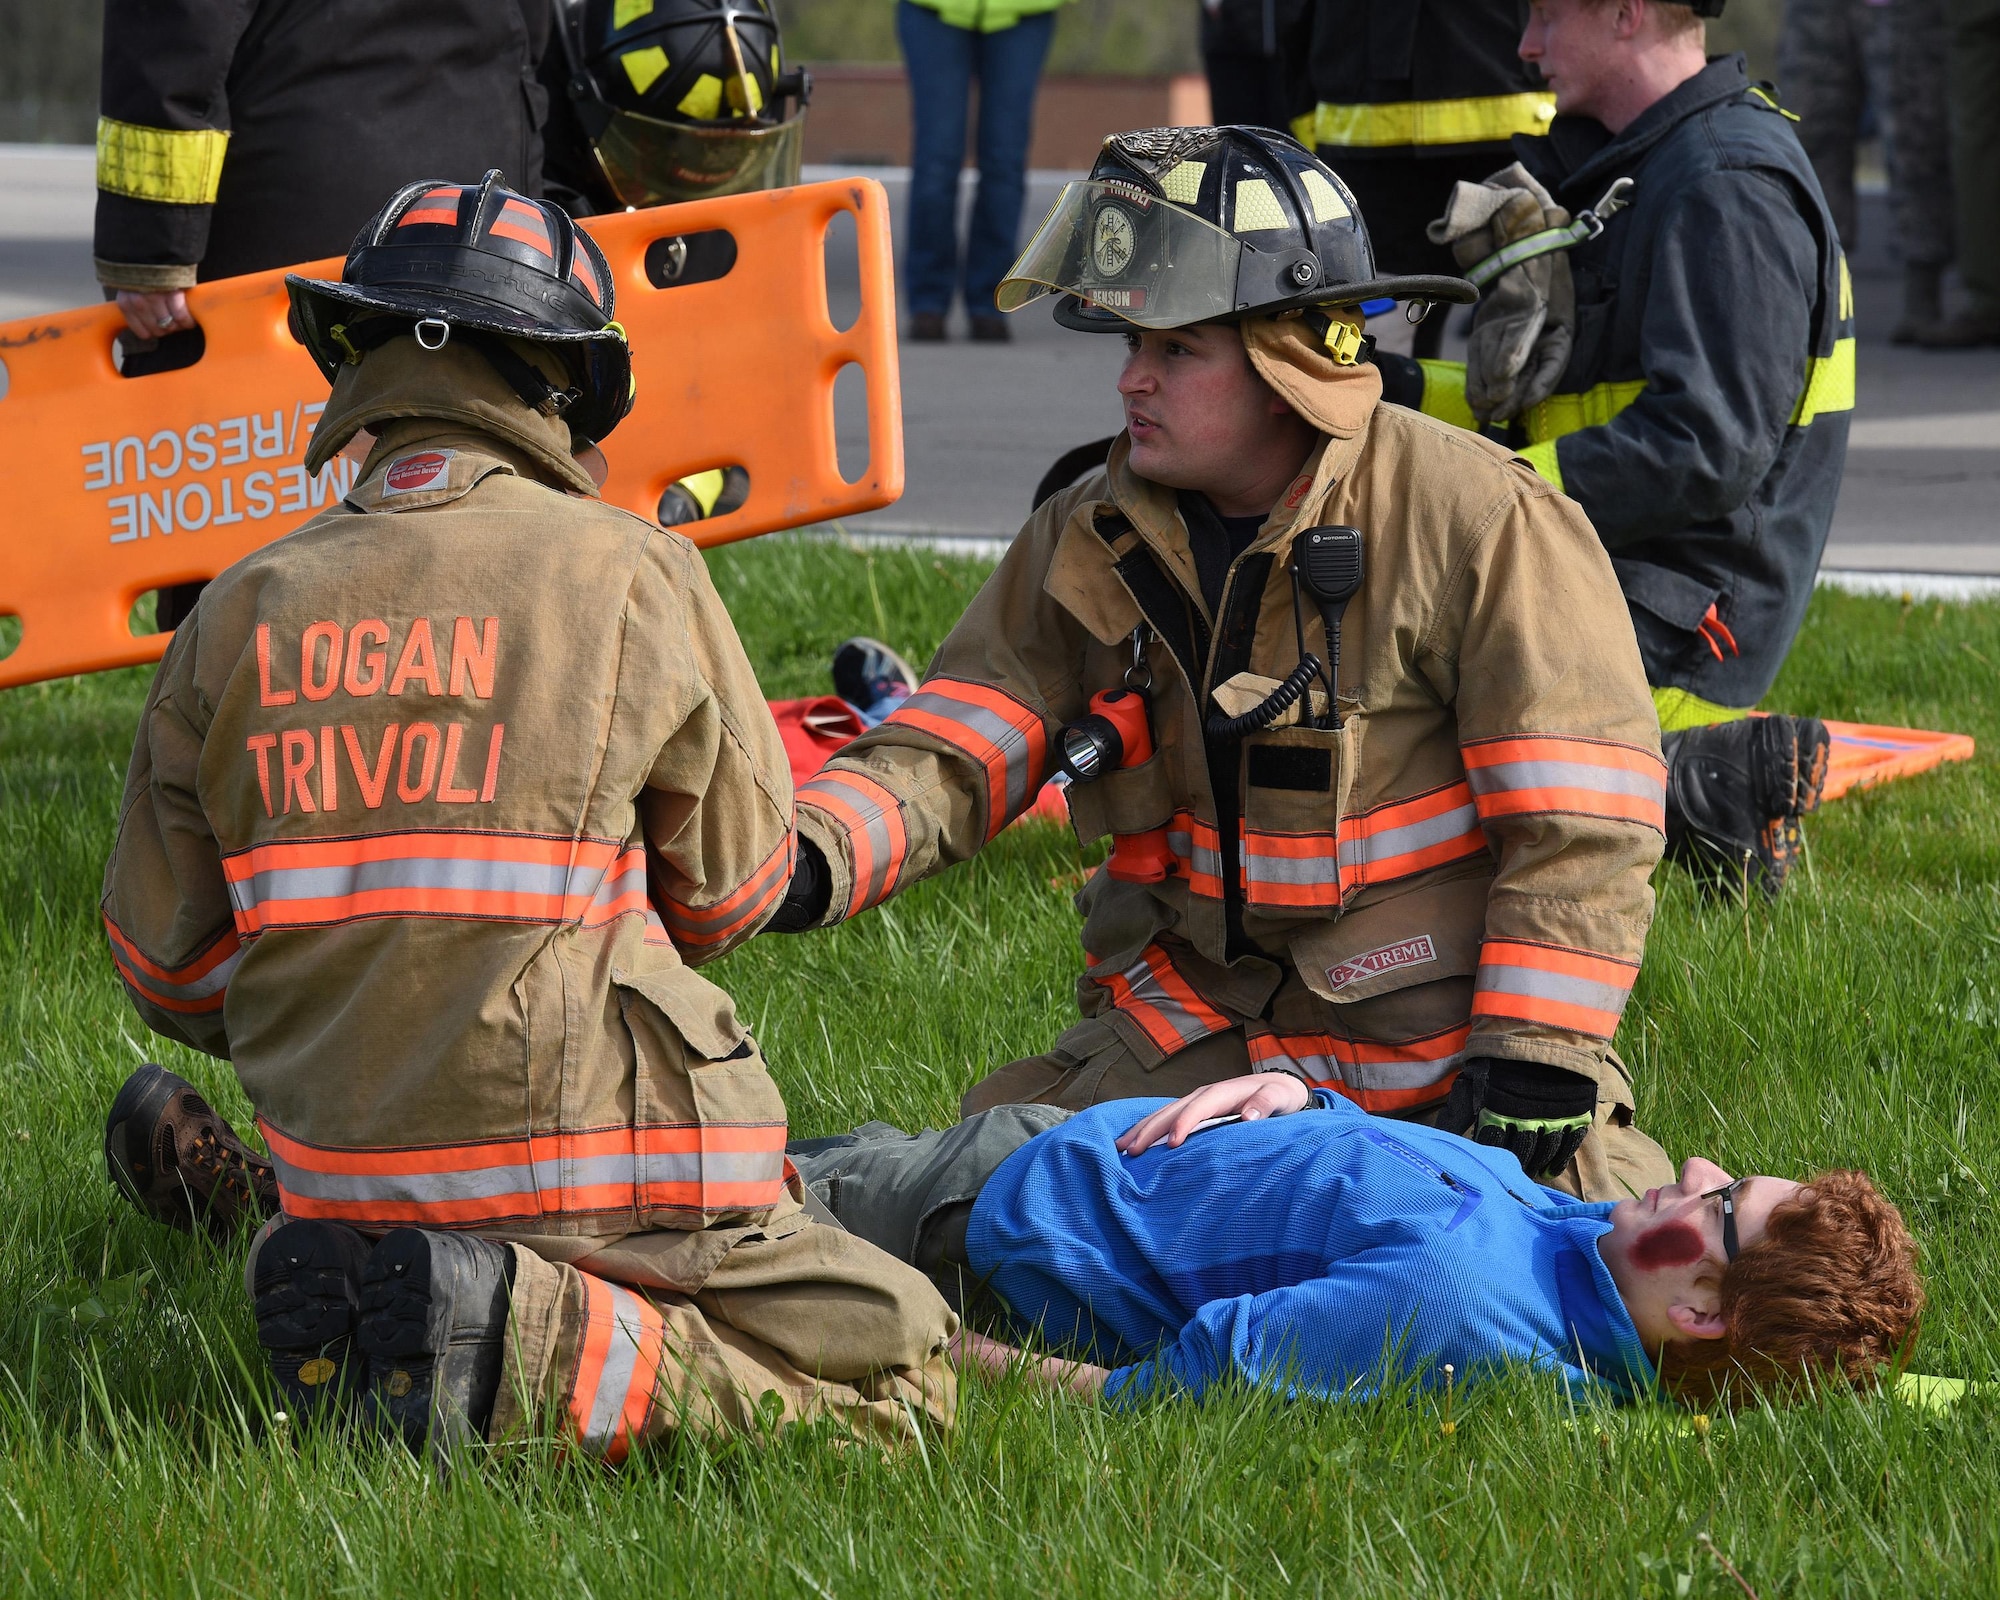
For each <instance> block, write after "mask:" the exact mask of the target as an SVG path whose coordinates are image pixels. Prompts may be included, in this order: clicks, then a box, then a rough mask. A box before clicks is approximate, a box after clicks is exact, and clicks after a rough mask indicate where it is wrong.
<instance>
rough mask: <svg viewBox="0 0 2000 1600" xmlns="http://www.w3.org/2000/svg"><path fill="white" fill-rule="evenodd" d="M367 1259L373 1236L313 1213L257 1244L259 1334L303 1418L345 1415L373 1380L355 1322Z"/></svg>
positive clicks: (254, 1276) (254, 1273) (288, 1399)
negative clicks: (368, 1377) (357, 1342)
mask: <svg viewBox="0 0 2000 1600" xmlns="http://www.w3.org/2000/svg"><path fill="white" fill-rule="evenodd" d="M367 1259H368V1241H367V1240H366V1239H364V1238H362V1237H361V1235H360V1234H358V1233H356V1232H355V1231H354V1230H353V1229H352V1228H348V1227H343V1226H342V1225H341V1224H339V1223H338V1222H322V1221H319V1220H317V1219H311V1218H309V1219H307V1220H305V1221H302V1222H288V1223H286V1224H285V1225H284V1226H283V1227H281V1228H276V1229H274V1230H272V1232H271V1233H269V1234H268V1235H266V1236H265V1239H264V1241H263V1243H262V1244H260V1245H259V1246H258V1247H257V1259H256V1260H255V1261H254V1262H253V1263H251V1268H250V1292H251V1294H252V1295H253V1296H254V1297H255V1300H256V1305H257V1342H258V1343H259V1344H261V1345H262V1346H263V1347H264V1357H265V1359H266V1360H267V1361H269V1362H270V1364H271V1375H272V1376H273V1377H274V1378H276V1379H277V1380H278V1388H279V1389H280V1391H282V1392H283V1394H284V1397H285V1404H286V1407H287V1409H288V1410H289V1411H290V1412H291V1413H292V1415H293V1416H294V1417H296V1418H298V1419H299V1420H300V1421H301V1422H305V1421H310V1420H312V1419H313V1418H316V1417H324V1418H329V1419H332V1420H340V1419H344V1418H345V1417H346V1416H347V1415H348V1413H349V1411H350V1409H351V1406H352V1403H353V1401H354V1400H356V1399H357V1398H358V1397H359V1395H360V1393H361V1388H362V1385H363V1383H364V1382H365V1381H366V1373H367V1365H368V1364H367V1362H366V1360H365V1359H364V1358H363V1357H362V1356H361V1354H360V1352H359V1351H357V1350H356V1349H355V1347H354V1328H355V1324H356V1323H357V1322H358V1321H359V1320H360V1313H361V1270H362V1266H363V1263H365V1262H366V1261H367Z"/></svg>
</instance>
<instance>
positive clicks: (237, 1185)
mask: <svg viewBox="0 0 2000 1600" xmlns="http://www.w3.org/2000/svg"><path fill="white" fill-rule="evenodd" d="M104 1165H105V1168H106V1170H108V1171H109V1172H110V1174H111V1181H112V1182H113V1183H114V1184H116V1185H117V1186H118V1189H119V1192H120V1193H122V1194H123V1195H124V1196H125V1198H126V1199H128V1200H130V1201H131V1202H132V1203H133V1204H134V1205H135V1206H137V1207H138V1208H139V1209H140V1210H141V1211H143V1212H145V1213H146V1215H147V1216H149V1217H151V1218H152V1219H153V1220H154V1221H155V1222H164V1223H165V1224H166V1225H167V1226H168V1227H170V1228H178V1229H180V1231H181V1232H182V1233H193V1232H194V1231H195V1230H196V1228H197V1227H199V1228H202V1229H205V1230H206V1231H207V1232H208V1234H209V1235H210V1236H211V1237H213V1238H214V1239H216V1240H217V1241H219V1242H222V1243H227V1242H229V1241H230V1240H231V1239H233V1238H234V1237H235V1236H236V1233H237V1231H238V1230H239V1229H240V1228H241V1227H242V1226H243V1225H244V1223H246V1222H249V1223H253V1224H254V1223H261V1222H263V1221H264V1220H265V1219H266V1218H268V1217H271V1216H275V1215H276V1214H277V1210H278V1177H277V1174H276V1173H275V1172H274V1171H273V1170H272V1168H271V1163H270V1162H269V1161H267V1160H265V1159H264V1157H262V1156H260V1155H258V1154H257V1152H256V1151H254V1150H252V1149H251V1148H250V1147H249V1146H248V1145H246V1144H244V1142H243V1141H242V1140H241V1139H239V1138H237V1137H236V1130H235V1129H234V1128H232V1127H230V1125H229V1124H228V1123H227V1122H225V1121H224V1120H223V1119H222V1117H221V1116H220V1115H219V1114H218V1113H217V1112H216V1111H215V1110H214V1109H213V1108H212V1107H211V1106H210V1105H209V1103H208V1102H207V1101H206V1100H204V1099H202V1097H201V1096H200V1095H199V1094H198V1093H196V1092H195V1087H194V1085H193V1084H191V1083H189V1082H188V1081H187V1079H185V1078H183V1077H180V1076H178V1075H177V1074H175V1073H171V1072H169V1071H167V1069H166V1068H165V1067H160V1066H155V1065H154V1064H153V1063H152V1062H150V1061H149V1062H147V1063H146V1064H145V1065H144V1066H142V1067H141V1068H140V1069H139V1070H138V1071H137V1072H135V1073H133V1074H132V1076H131V1077H129V1078H127V1079H126V1080H125V1086H124V1087H123V1088H122V1089H120V1090H119V1091H118V1098H117V1099H116V1100H114V1101H112V1102H111V1114H110V1116H108V1117H106V1118H105V1119H104Z"/></svg>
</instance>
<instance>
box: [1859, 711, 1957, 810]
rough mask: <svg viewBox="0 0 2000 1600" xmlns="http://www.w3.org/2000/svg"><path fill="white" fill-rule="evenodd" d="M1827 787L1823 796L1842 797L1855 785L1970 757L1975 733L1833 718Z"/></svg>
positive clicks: (1871, 782) (1882, 781)
mask: <svg viewBox="0 0 2000 1600" xmlns="http://www.w3.org/2000/svg"><path fill="white" fill-rule="evenodd" d="M1826 731H1827V736H1828V738H1829V739H1831V740H1832V742H1833V748H1832V750H1831V751H1829V752H1828V760H1827V767H1826V790H1825V793H1824V795H1823V796H1822V798H1824V799H1827V800H1838V799H1839V798H1840V797H1841V796H1842V795H1844V794H1846V793H1847V792H1848V791H1849V790H1850V789H1865V788H1867V787H1868V786H1869V785H1870V784H1875V783H1887V782H1888V781H1889V780H1890V779H1891V778H1908V777H1913V776H1915V775H1916V774H1917V773H1919V772H1928V771H1930V769H1931V768H1932V767H1936V766H1941V765H1943V764H1944V763H1945V762H1947V761H1970V760H1971V759H1972V755H1973V745H1972V740H1971V738H1970V737H1969V736H1968V735H1966V734H1963V733H1932V732H1930V731H1929V730H1927V729H1924V728H1885V727H1879V726H1877V725H1876V724H1874V723H1871V722H1829V723H1828V724H1827V725H1826Z"/></svg>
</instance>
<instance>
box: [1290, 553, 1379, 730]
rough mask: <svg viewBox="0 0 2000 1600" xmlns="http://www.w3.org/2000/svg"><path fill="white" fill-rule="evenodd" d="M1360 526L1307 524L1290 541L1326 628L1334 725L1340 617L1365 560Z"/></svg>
mask: <svg viewBox="0 0 2000 1600" xmlns="http://www.w3.org/2000/svg"><path fill="white" fill-rule="evenodd" d="M1361 544H1362V539H1361V530H1360V529H1359V528H1348V527H1340V526H1334V527H1324V528H1308V529H1306V530H1305V532H1303V533H1301V534H1300V535H1299V536H1298V537H1297V538H1296V539H1294V540H1293V541H1292V573H1293V576H1294V577H1296V578H1297V580H1298V583H1299V586H1300V588H1302V589H1304V590H1305V592H1306V593H1307V594H1309V595H1311V596H1312V597H1313V603H1314V604H1315V605H1317V606H1318V607H1319V619H1320V621H1321V623H1322V624H1324V626H1325V628H1326V650H1327V669H1326V694H1327V702H1328V705H1329V706H1330V708H1331V715H1332V718H1333V726H1334V727H1336V728H1337V727H1339V726H1340V687H1339V686H1340V619H1341V616H1342V614H1343V613H1345V612H1346V610H1347V602H1348V601H1350V600H1352V599H1353V598H1354V596H1355V594H1356V592H1357V591H1358V590H1359V589H1360V588H1361V580H1362V577H1363V574H1364V567H1365V563H1364V561H1363V559H1362V550H1361Z"/></svg>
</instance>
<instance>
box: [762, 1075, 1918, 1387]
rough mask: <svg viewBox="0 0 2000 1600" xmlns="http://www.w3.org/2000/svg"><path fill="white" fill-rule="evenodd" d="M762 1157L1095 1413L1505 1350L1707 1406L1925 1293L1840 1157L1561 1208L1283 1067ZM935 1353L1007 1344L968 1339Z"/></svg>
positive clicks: (1369, 1378)
mask: <svg viewBox="0 0 2000 1600" xmlns="http://www.w3.org/2000/svg"><path fill="white" fill-rule="evenodd" d="M1292 1113H1299V1114H1298V1115H1293V1114H1292ZM788 1150H789V1153H790V1155H791V1157H792V1160H793V1163H794V1164H795V1165H796V1166H797V1167H798V1169H799V1172H800V1174H801V1176H803V1177H804V1178H805V1180H806V1182H807V1184H808V1185H809V1186H810V1187H811V1188H812V1189H813V1190H814V1191H815V1193H817V1194H818V1195H819V1196H820V1198H821V1199H823V1200H824V1201H825V1202H826V1203H827V1205H828V1206H829V1207H830V1209H832V1211H833V1212H834V1213H835V1215H836V1216H838V1217H839V1219H840V1221H841V1222H842V1224H843V1225H845V1226H846V1227H847V1228H849V1229H850V1230H852V1231H854V1232H856V1233H859V1234H860V1235H862V1237H864V1238H866V1239H868V1240H869V1241H870V1242H872V1243H874V1244H877V1245H880V1246H882V1247H883V1248H884V1249H886V1250H888V1251H889V1252H890V1253H891V1254H894V1255H898V1256H900V1257H902V1258H903V1259H905V1260H907V1261H910V1262H912V1263H913V1264H914V1265H916V1266H917V1267H919V1268H920V1269H922V1270H923V1271H925V1272H927V1273H928V1274H929V1275H930V1276H931V1278H932V1279H933V1281H935V1282H937V1283H938V1284H939V1286H940V1287H941V1288H942V1289H943V1290H944V1292H945V1295H946V1298H947V1299H952V1298H954V1297H956V1299H957V1300H958V1302H959V1303H960V1305H961V1306H962V1308H963V1309H964V1310H965V1311H966V1312H968V1313H970V1314H971V1315H972V1316H973V1317H975V1318H977V1319H980V1320H989V1319H991V1318H993V1317H994V1316H995V1315H996V1314H997V1320H998V1322H999V1324H1000V1326H1001V1331H1005V1332H1007V1333H1008V1335H1009V1337H1010V1338H1014V1339H1024V1338H1026V1339H1039V1340H1041V1341H1042V1342H1044V1343H1046V1344H1047V1345H1048V1346H1050V1347H1052V1348H1055V1349H1057V1350H1060V1351H1063V1352H1064V1353H1065V1357H1072V1356H1073V1357H1075V1358H1076V1359H1073V1360H1072V1359H1066V1358H1064V1357H1058V1358H1052V1359H1049V1360H1045V1361H1042V1362H1041V1363H1040V1364H1039V1365H1038V1366H1037V1367H1036V1368H1034V1369H1033V1370H1034V1371H1035V1372H1036V1374H1037V1375H1038V1377H1039V1378H1040V1379H1041V1380H1043V1381H1045V1382H1048V1383H1050V1384H1052V1385H1056V1386H1061V1387H1067V1388H1070V1389H1074V1390H1077V1391H1080V1392H1084V1393H1102V1394H1103V1395H1104V1396H1106V1397H1107V1398H1108V1399H1110V1400H1113V1401H1115V1402H1126V1401H1132V1400H1137V1399H1139V1398H1141V1397H1143V1396H1147V1395H1152V1394H1155V1393H1159V1392H1163V1391H1181V1392H1185V1393H1188V1394H1192V1395H1199V1394H1201V1393H1203V1392H1204V1391H1205V1390H1207V1389H1208V1388H1210V1387H1211V1386H1213V1385H1216V1384H1218V1383H1222V1382H1225V1381H1228V1380H1232V1379H1234V1380H1238V1381H1241V1382H1245V1383H1249V1384H1253V1385H1261V1384H1273V1385H1280V1386H1282V1387H1283V1388H1284V1389H1285V1391H1286V1392H1287V1393H1288V1394H1292V1395H1299V1396H1312V1397H1318V1398H1333V1397H1337V1396H1353V1397H1357V1398H1358V1397H1363V1396H1366V1395H1370V1394H1373V1393H1375V1392H1376V1391H1377V1390H1378V1389H1379V1388H1381V1387H1383V1386H1384V1385H1385V1384H1393V1383H1395V1382H1396V1381H1398V1380H1400V1379H1403V1378H1410V1379H1414V1380H1415V1381H1416V1382H1417V1383H1418V1384H1419V1385H1421V1386H1427V1387H1428V1386H1441V1385H1442V1384H1443V1383H1444V1381H1445V1376H1444V1375H1445V1371H1446V1368H1447V1366H1448V1365H1449V1366H1450V1367H1452V1368H1455V1369H1456V1376H1457V1380H1458V1381H1460V1382H1463V1381H1465V1380H1466V1379H1468V1378H1471V1377H1475V1376H1477V1375H1479V1374H1480V1373H1481V1372H1482V1371H1486V1372H1490V1371H1493V1370H1495V1369H1497V1368H1499V1367H1501V1366H1503V1365H1507V1364H1510V1363H1522V1364H1526V1365H1528V1366H1532V1367H1535V1368H1539V1369H1543V1370H1549V1371H1555V1372H1559V1373H1561V1374H1562V1375H1563V1376H1564V1377H1565V1378H1566V1379H1567V1380H1569V1382H1570V1385H1571V1387H1572V1388H1573V1389H1577V1390H1581V1389H1586V1388H1591V1387H1601V1388H1602V1389H1604V1390H1608V1391H1609V1392H1610V1394H1612V1395H1613V1396H1614V1397H1617V1398H1620V1399H1633V1398H1637V1397H1640V1396H1642V1395H1645V1394H1647V1393H1649V1392H1651V1391H1653V1390H1654V1389H1655V1387H1656V1386H1657V1387H1658V1388H1659V1389H1661V1390H1664V1391H1665V1392H1667V1393H1669V1394H1671V1395H1674V1396H1677V1397H1679V1398H1682V1399H1685V1400H1687V1401H1689V1402H1691V1403H1698V1404H1710V1403H1715V1402H1718V1401H1721V1402H1724V1403H1727V1402H1729V1401H1733V1400H1740V1399H1742V1398H1745V1397H1746V1396H1747V1395H1749V1394H1751V1393H1752V1392H1755V1391H1758V1390H1780V1389H1783V1388H1786V1387H1788V1386H1795V1385H1796V1384H1797V1383H1798V1382H1799V1381H1800V1380H1801V1379H1811V1380H1814V1381H1818V1382H1835V1383H1863V1382H1866V1381H1868V1380H1869V1379H1870V1378H1871V1377H1872V1376H1873V1375H1874V1374H1875V1373H1876V1372H1877V1371H1878V1369H1880V1368H1881V1367H1882V1366H1883V1365H1884V1364H1885V1363H1894V1362H1895V1361H1897V1360H1898V1358H1899V1357H1900V1356H1901V1355H1902V1354H1903V1353H1904V1352H1905V1351H1906V1349H1907V1347H1908V1343H1909V1340H1910V1338H1911V1335H1912V1333H1913V1331H1914V1329H1915V1327H1916V1322H1917V1317H1918V1313H1919V1312H1920V1310H1921V1309H1922V1306H1923V1301H1924V1292H1923V1287H1922V1284H1921V1282H1920V1281H1919V1279H1918V1276H1917V1272H1916V1266H1915V1256H1916V1247H1915V1244H1914V1242H1913V1241H1912V1240H1911V1238H1910V1234H1909V1231H1908V1230H1907V1229H1906V1228H1905V1226H1904V1224H1903V1219H1902V1216H1901V1215H1900V1213H1899V1212H1898V1211H1897V1209H1896V1208H1895V1206H1894V1205H1892V1204H1891V1203H1890V1202H1889V1201H1888V1200H1886V1199H1885V1198H1883V1196H1882V1195H1881V1193H1880V1192H1879V1191H1878V1190H1877V1189H1876V1188H1875V1185H1874V1184H1873V1182H1872V1181H1870V1179H1869V1178H1868V1176H1867V1175H1866V1174H1865V1173H1861V1172H1851V1171H1840V1172H1826V1173H1822V1174H1820V1175H1819V1176H1818V1177H1816V1178H1813V1179H1810V1180H1808V1181H1807V1182H1805V1183H1803V1184H1801V1183H1795V1182H1793V1181H1791V1180H1790V1179H1786V1178H1776V1177H1745V1178H1735V1179H1732V1178H1731V1177H1730V1175H1729V1174H1728V1173H1726V1172H1724V1171H1723V1170H1722V1169H1721V1168H1720V1167H1718V1166H1717V1165H1716V1164H1715V1163H1714V1162H1712V1161H1705V1160H1702V1159H1700V1158H1695V1159H1691V1160H1689V1161H1687V1162H1686V1163H1684V1164H1683V1166H1682V1167H1681V1171H1680V1179H1679V1181H1678V1182H1676V1183H1671V1184H1666V1185H1663V1186H1661V1187H1658V1188H1652V1189H1648V1190H1646V1192H1645V1193H1643V1194H1640V1195H1636V1196H1633V1197H1630V1198H1628V1199H1624V1200H1619V1201H1616V1202H1609V1201H1604V1202H1587V1201H1579V1200H1574V1199H1571V1198H1570V1197H1569V1196H1568V1195H1566V1194H1563V1193H1561V1192H1560V1191H1558V1190H1554V1189H1550V1188H1546V1187H1543V1186H1542V1185H1540V1184H1537V1183H1533V1182H1531V1181H1530V1180H1529V1179H1528V1178H1527V1177H1526V1175H1525V1174H1524V1173H1523V1172H1522V1170H1521V1165H1520V1163H1519V1162H1518V1161H1517V1160H1515V1158H1514V1157H1513V1156H1512V1155H1510V1154H1508V1153H1507V1152H1506V1151H1504V1150H1501V1149H1497V1148H1494V1147H1490V1146H1484V1145H1477V1144H1473V1143H1471V1142H1470V1141H1468V1140H1465V1139H1461V1138H1458V1137H1455V1136H1454V1135H1451V1134H1447V1133H1442V1132H1439V1131H1438V1130H1437V1129H1435V1128H1430V1127H1426V1126H1424V1125H1422V1124H1419V1123H1414V1122H1392V1121H1387V1120H1384V1119H1382V1118H1378V1117H1372V1116H1369V1115H1367V1114H1366V1113H1364V1112H1362V1111H1360V1110H1359V1109H1358V1108H1356V1107H1355V1106H1353V1105H1352V1104H1351V1103H1349V1102H1348V1101H1346V1100H1344V1099H1342V1098H1341V1097H1340V1096H1339V1095H1337V1094H1334V1093H1331V1092H1329V1091H1326V1090H1311V1091H1309V1090H1308V1089H1307V1088H1306V1086H1305V1085H1304V1084H1302V1083H1300V1082H1299V1080H1298V1079H1296V1078H1293V1077H1290V1076H1289V1075H1286V1074H1282V1073H1261V1074H1257V1075H1255V1076H1252V1077H1246V1078H1235V1079H1230V1080H1227V1081H1225V1082H1222V1083H1217V1084H1212V1085H1210V1086H1208V1087H1207V1088H1203V1089H1199V1090H1197V1091H1195V1092H1194V1093H1192V1094H1189V1095H1187V1096H1185V1097H1183V1098H1182V1099H1179V1100H1174V1101H1165V1100H1125V1101H1113V1102H1109V1103H1107V1104H1104V1105H1100V1106H1094V1107H1092V1108H1091V1109H1089V1110H1087V1111H1082V1112H1077V1113H1074V1114H1072V1113H1070V1112H1067V1111H1062V1110H1059V1109H1057V1108H1055V1107H1052V1106H1031V1105H1008V1106H999V1107H996V1108H994V1109H992V1110H990V1111H986V1112H982V1113H980V1114H978V1115H976V1116H973V1117H971V1118H969V1119H967V1120H966V1121H965V1122H963V1123H960V1124H959V1125H958V1126H957V1127H955V1128H950V1129H946V1130H945V1131H944V1132H941V1133H934V1132H924V1133H920V1134H916V1135H908V1134H904V1133H901V1132H900V1131H899V1130H896V1129H893V1128H890V1127H888V1126H887V1125H886V1124H883V1123H870V1124H868V1125H867V1126H865V1127H863V1128H861V1129H858V1130H856V1132H855V1133H854V1134H852V1135H844V1136H841V1137H839V1138H833V1139H819V1140H805V1141H796V1142H794V1143H793V1144H792V1145H790V1146H789V1147H788ZM955 1354H956V1356H957V1359H958V1360H959V1362H960V1364H961V1365H963V1364H966V1363H971V1364H975V1365H979V1366H982V1367H984V1368H987V1369H988V1370H1000V1369H1003V1368H1005V1367H1006V1366H1007V1365H1009V1364H1010V1363H1012V1362H1014V1361H1015V1360H1017V1359H1019V1356H1020V1352H1019V1351H1018V1350H1017V1349H1014V1348H1012V1347H1010V1346H1009V1345H1007V1344H1002V1343H999V1342H996V1341H995V1340H992V1339H988V1338H983V1337H981V1336H980V1335H978V1334H976V1333H973V1332H970V1331H969V1330H968V1331H964V1332H961V1333H960V1335H959V1336H958V1339H957V1342H956V1344H955Z"/></svg>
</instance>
